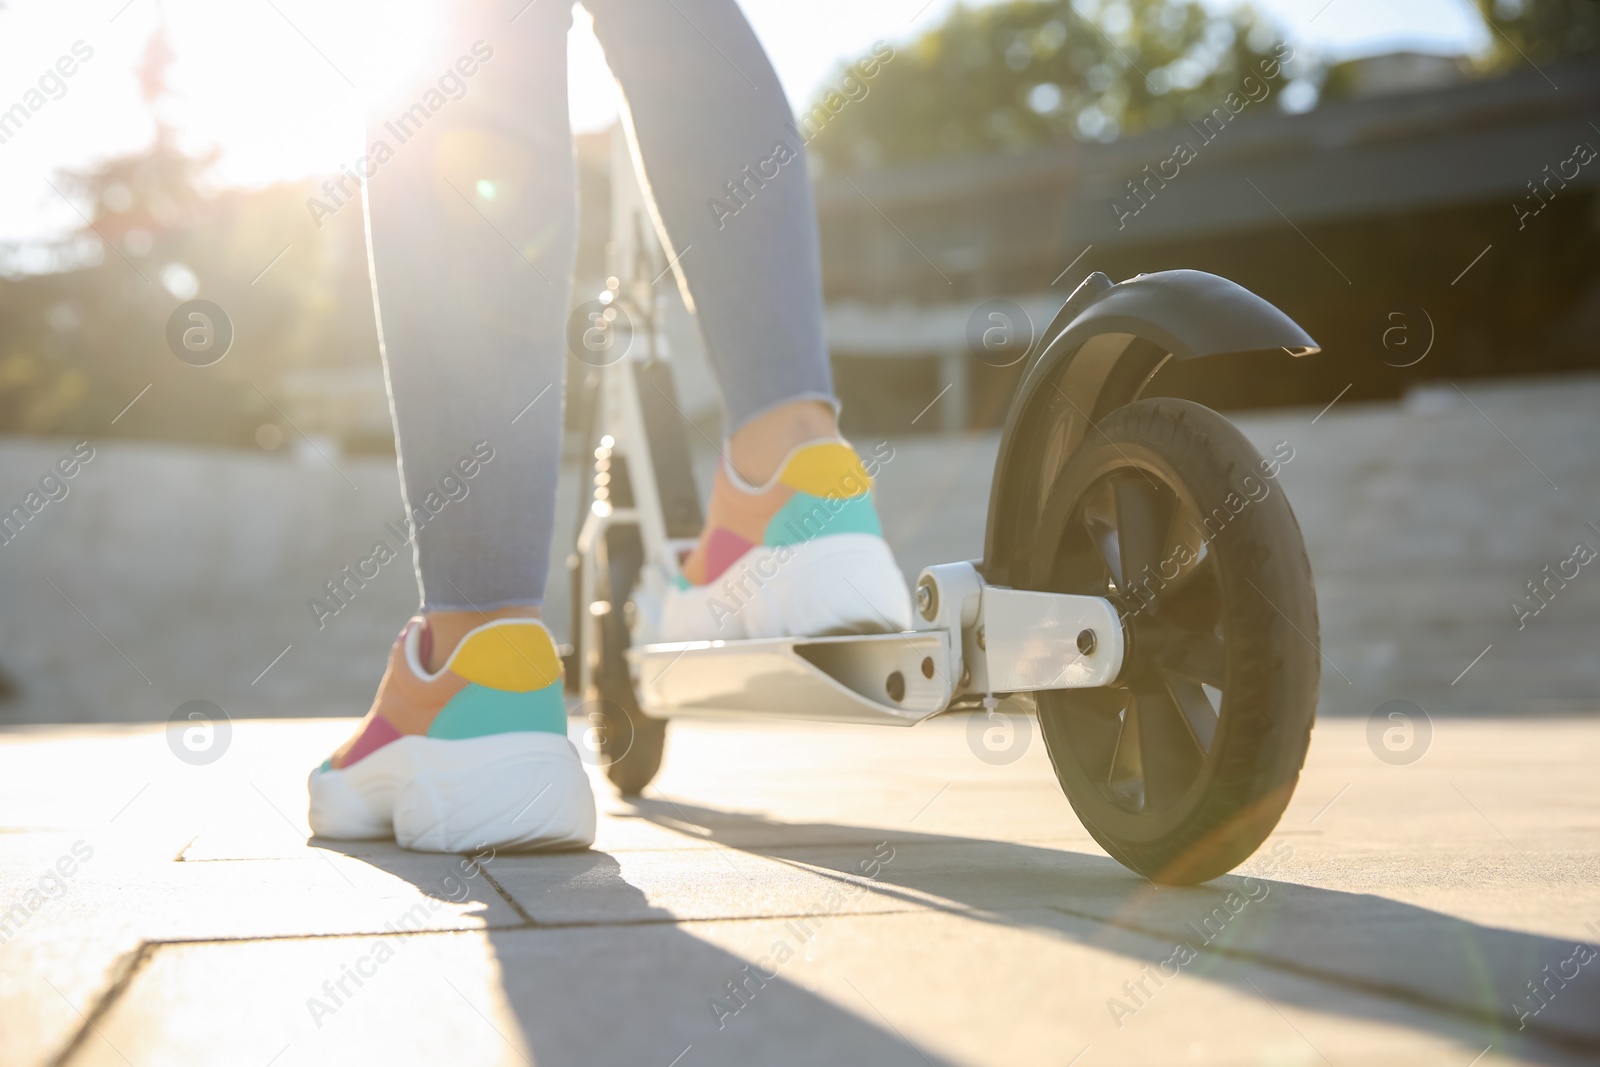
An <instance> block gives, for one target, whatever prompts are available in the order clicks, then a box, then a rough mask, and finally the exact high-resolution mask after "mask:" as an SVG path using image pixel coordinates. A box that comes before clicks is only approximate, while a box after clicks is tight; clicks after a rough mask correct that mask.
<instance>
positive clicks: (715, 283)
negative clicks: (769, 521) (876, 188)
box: [585, 0, 837, 482]
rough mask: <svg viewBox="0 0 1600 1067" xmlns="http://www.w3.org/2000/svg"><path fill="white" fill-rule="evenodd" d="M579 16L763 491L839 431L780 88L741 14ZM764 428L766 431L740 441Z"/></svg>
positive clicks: (612, 10) (793, 144)
mask: <svg viewBox="0 0 1600 1067" xmlns="http://www.w3.org/2000/svg"><path fill="white" fill-rule="evenodd" d="M585 6H586V7H588V8H589V10H590V11H591V12H592V13H593V15H594V26H595V35H596V36H597V37H598V38H599V39H600V43H601V45H602V46H603V47H604V48H605V53H606V59H607V61H608V62H609V63H610V65H611V69H612V71H613V72H614V73H615V74H616V76H617V80H618V81H619V82H620V83H621V85H622V89H623V93H624V95H625V96H626V98H627V102H628V110H629V113H630V115H629V117H630V119H631V132H632V135H633V137H634V143H635V145H636V146H637V151H638V155H639V157H640V158H641V160H642V161H643V164H644V170H645V175H646V179H647V181H648V183H649V191H650V193H651V195H652V197H653V199H654V202H655V205H656V209H657V211H658V212H659V216H660V218H659V222H660V224H661V226H662V228H663V229H664V230H665V232H666V234H667V235H668V236H669V247H670V248H671V249H672V254H673V255H676V256H678V257H679V258H678V268H679V269H680V270H681V271H682V272H683V275H684V277H685V278H686V279H687V281H688V287H689V290H690V293H691V294H692V297H693V302H694V306H695V309H696V312H697V314H698V317H699V322H700V329H701V332H702V334H703V335H704V337H705V341H706V347H707V349H708V351H709V353H710V356H711V362H712V364H713V366H714V367H715V369H716V372H717V379H718V381H719V383H720V384H721V387H722V395H723V406H724V409H725V411H726V415H727V424H728V427H729V432H730V439H731V442H732V444H733V445H734V448H735V452H737V453H739V454H737V455H734V456H733V457H732V459H733V461H734V463H735V464H736V465H738V466H739V467H740V473H742V474H744V475H746V477H747V479H748V480H750V481H753V482H762V481H765V480H766V478H767V477H768V476H770V474H771V473H772V469H773V468H775V466H776V463H777V462H778V461H779V460H781V459H782V457H783V454H784V453H786V452H787V451H788V447H792V445H793V444H798V443H800V442H802V441H806V440H812V439H815V438H816V437H820V436H830V435H833V434H836V433H837V430H836V429H835V425H834V420H833V408H834V407H835V401H834V398H833V381H832V376H831V374H830V373H829V367H828V347H827V340H826V338H825V337H824V335H823V326H822V260H821V254H820V251H819V247H818V246H819V242H818V237H817V216H816V206H815V204H814V202H813V200H812V195H811V179H810V177H809V175H808V174H807V173H806V160H805V154H804V147H803V145H802V143H801V140H800V136H799V134H798V132H797V131H796V129H795V126H794V116H793V113H792V112H791V110H790V108H789V102H788V100H787V98H786V97H785V95H784V92H783V86H782V85H781V84H779V82H778V77H777V75H776V73H774V71H773V69H772V64H771V62H770V61H769V60H768V59H767V55H766V52H765V51H764V50H763V49H762V47H761V43H760V41H758V40H757V39H756V36H755V33H754V31H753V30H751V28H750V25H749V23H748V22H746V21H745V18H744V15H743V14H742V13H741V12H740V10H739V6H738V4H737V3H736V2H735V0H589V2H588V3H587V4H586V5H585ZM786 407H787V408H789V409H790V410H788V411H778V410H777V409H780V408H786ZM763 416H768V417H767V418H765V419H763ZM757 420H760V421H763V422H765V423H766V424H767V425H766V426H764V427H757V430H758V432H757V433H755V434H746V435H744V438H745V440H744V441H743V442H741V434H740V431H741V430H743V429H744V428H745V427H746V426H747V425H749V424H751V423H752V422H755V421H757ZM763 431H764V432H763ZM789 437H794V438H795V440H793V441H792V442H791V443H790V445H789V446H788V447H784V448H782V450H781V451H778V453H777V455H769V454H768V453H770V452H771V451H772V450H773V449H774V448H776V447H777V445H776V444H773V442H776V441H777V440H779V439H786V438H789ZM763 445H765V446H767V447H765V448H763V447H762V446H763ZM745 453H749V454H750V455H749V458H748V459H745V455H744V454H745ZM742 460H743V462H742ZM763 467H764V468H767V469H766V470H763V469H761V468H763ZM746 468H751V469H746Z"/></svg>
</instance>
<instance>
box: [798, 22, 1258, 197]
mask: <svg viewBox="0 0 1600 1067" xmlns="http://www.w3.org/2000/svg"><path fill="white" fill-rule="evenodd" d="M1274 50H1275V40H1274V37H1273V32H1272V28H1271V27H1270V26H1269V25H1268V24H1266V23H1265V22H1263V21H1262V20H1261V19H1260V18H1259V17H1258V16H1257V15H1256V14H1255V13H1254V12H1253V11H1251V10H1250V9H1249V8H1246V7H1239V8H1236V9H1234V11H1233V12H1231V13H1230V14H1229V15H1227V16H1224V17H1220V18H1219V17H1217V16H1215V15H1213V14H1212V13H1211V12H1208V11H1207V10H1206V9H1205V8H1204V7H1202V6H1201V5H1200V4H1199V3H1197V2H1195V0H1080V2H1079V3H1077V4H1073V3H1070V2H1068V0H1012V2H1010V3H1002V4H995V5H992V6H985V7H981V8H976V9H974V8H968V7H965V6H959V7H957V8H956V9H955V10H954V11H952V12H951V14H950V16H949V18H948V19H947V21H946V22H945V23H944V24H943V25H941V26H939V27H938V28H937V29H934V30H931V31H929V32H928V33H926V34H924V35H923V36H922V37H921V38H919V39H918V40H916V41H915V42H913V43H912V44H910V45H909V46H906V47H904V48H902V49H900V50H899V51H898V53H897V54H896V55H895V56H894V57H893V59H892V60H890V61H889V62H887V63H885V64H883V66H882V69H881V70H880V71H879V72H878V74H877V76H876V77H875V78H873V79H872V81H871V83H870V91H869V93H868V95H867V96H866V97H865V98H863V99H860V100H859V101H857V102H854V103H851V104H849V106H847V107H843V108H841V109H839V111H838V114H837V115H835V116H834V118H833V119H832V120H831V121H830V122H829V123H828V124H827V126H826V127H825V128H824V129H822V130H821V131H820V133H819V134H818V135H817V136H816V137H815V139H814V140H813V141H812V142H811V144H810V148H811V149H812V151H813V152H814V153H815V154H816V155H817V157H819V158H820V159H821V161H822V162H823V165H824V166H825V167H827V168H836V169H851V168H855V167H864V166H873V165H876V164H880V163H895V162H902V161H906V160H913V159H924V158H928V157H933V156H943V155H958V154H965V153H980V152H996V151H999V152H1009V151H1017V150H1020V149H1024V148H1029V147H1033V146H1037V145H1045V144H1058V143H1069V142H1071V141H1074V140H1080V141H1094V140H1100V141H1106V140H1112V139H1114V138H1116V137H1117V136H1120V135H1123V134H1130V133H1138V132H1140V131H1142V130H1148V129H1156V128H1159V127H1161V126H1166V125H1169V124H1171V123H1174V122H1177V121H1180V120H1182V119H1184V118H1187V117H1190V116H1192V115H1195V114H1203V113H1205V112H1207V111H1209V110H1210V109H1211V108H1212V107H1215V106H1216V105H1217V104H1218V102H1219V101H1220V100H1221V98H1222V97H1224V96H1225V95H1227V94H1228V93H1229V92H1233V91H1237V90H1238V89H1239V87H1240V84H1241V83H1242V81H1243V79H1244V78H1245V77H1246V76H1249V75H1251V74H1253V73H1255V72H1256V71H1258V70H1259V66H1258V64H1259V63H1260V62H1262V61H1263V60H1267V59H1269V58H1270V57H1271V56H1272V54H1273V53H1274ZM1280 85H1281V83H1280Z"/></svg>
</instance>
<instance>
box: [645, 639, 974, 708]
mask: <svg viewBox="0 0 1600 1067" xmlns="http://www.w3.org/2000/svg"><path fill="white" fill-rule="evenodd" d="M627 655H628V659H629V661H630V663H631V665H632V667H633V669H634V671H635V676H636V678H637V680H638V694H639V703H640V706H641V708H642V710H643V711H644V712H645V713H646V714H648V715H657V716H663V717H665V716H670V715H674V714H679V713H683V712H693V713H698V714H712V715H716V714H727V715H740V716H750V715H755V716H759V717H777V718H792V719H810V720H813V721H815V720H823V721H834V722H855V723H870V724H875V725H890V726H912V725H914V724H916V723H919V722H921V721H922V720H924V719H926V718H929V717H930V716H933V715H937V714H938V713H939V712H941V711H944V710H945V709H946V708H947V707H949V706H950V701H951V698H952V695H953V693H954V691H955V688H956V682H957V679H955V678H952V676H951V669H952V665H953V664H954V663H956V662H957V660H956V657H955V656H953V655H952V652H951V649H950V648H949V646H948V644H947V637H946V635H945V634H944V633H942V632H939V631H917V632H909V633H891V634H869V635H859V636H847V637H773V638H757V639H753V640H745V641H688V642H682V643H678V644H659V645H645V646H643V647H640V648H634V649H630V650H629V651H628V653H627Z"/></svg>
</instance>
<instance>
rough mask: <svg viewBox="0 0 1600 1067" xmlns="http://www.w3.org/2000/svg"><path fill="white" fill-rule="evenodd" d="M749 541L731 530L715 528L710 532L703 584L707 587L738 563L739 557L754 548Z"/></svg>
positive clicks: (707, 539)
mask: <svg viewBox="0 0 1600 1067" xmlns="http://www.w3.org/2000/svg"><path fill="white" fill-rule="evenodd" d="M754 547H755V545H754V543H753V542H751V541H746V540H745V539H744V538H742V537H740V536H739V535H738V534H736V533H734V532H733V531H732V530H729V529H726V528H724V527H721V526H719V527H717V528H716V529H714V530H712V531H711V536H710V537H708V538H706V580H705V582H704V583H703V584H707V585H709V584H710V583H712V582H714V581H716V580H717V579H718V578H720V577H722V572H723V571H725V570H727V569H728V568H729V567H731V566H733V565H734V564H735V563H737V562H739V557H740V556H742V555H744V554H745V553H746V552H748V551H750V550H751V549H752V548H754Z"/></svg>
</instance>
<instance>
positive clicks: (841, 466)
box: [659, 440, 911, 641]
mask: <svg viewBox="0 0 1600 1067" xmlns="http://www.w3.org/2000/svg"><path fill="white" fill-rule="evenodd" d="M661 615H662V618H661V633H660V637H659V639H660V640H661V641H731V640H738V639H740V638H747V637H821V636H824V635H828V634H848V633H884V632H890V631H897V630H907V629H910V628H911V596H910V594H909V593H908V592H907V591H906V584H905V580H904V579H903V578H902V577H901V575H900V568H899V567H898V566H896V565H895V561H894V554H893V553H892V552H890V551H889V545H888V543H887V542H885V541H884V539H883V528H882V526H881V525H880V524H879V522H878V512H877V509H876V508H875V507H874V506H873V503H872V477H871V475H870V474H868V473H867V469H866V468H865V467H864V466H863V465H862V463H861V459H860V457H859V456H857V455H856V451H855V449H853V448H851V447H850V445H848V444H846V443H845V442H844V441H840V440H827V441H813V442H811V443H809V444H804V445H801V446H800V447H798V448H796V449H795V450H794V451H792V452H790V453H789V455H788V456H787V457H785V459H784V461H783V465H782V466H781V467H779V469H778V473H777V474H776V475H775V476H774V477H773V478H772V480H771V481H769V482H768V483H767V484H766V485H763V486H761V487H759V488H756V487H752V486H750V485H748V484H746V483H745V482H744V480H743V479H741V478H740V477H739V475H738V474H737V473H736V472H734V471H733V470H732V469H731V468H730V467H729V466H728V464H727V463H726V462H724V463H723V464H722V465H721V466H719V467H718V468H717V476H716V484H715V485H714V487H713V488H712V490H711V508H710V514H709V515H707V517H706V526H705V531H704V532H703V533H702V534H701V535H700V543H699V544H698V545H696V546H695V549H694V551H693V552H691V553H690V554H689V556H688V558H687V559H685V560H684V563H683V567H682V574H681V575H680V576H679V578H678V582H677V587H676V588H671V589H668V590H667V594H666V598H665V601H664V603H663V604H662V613H661Z"/></svg>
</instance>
